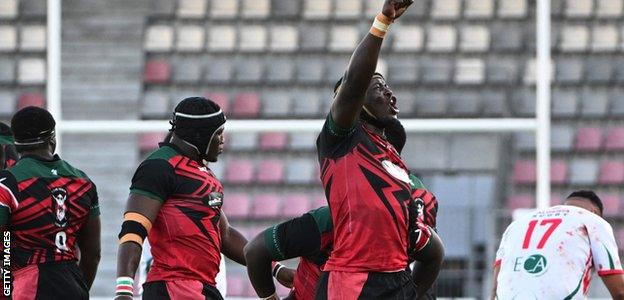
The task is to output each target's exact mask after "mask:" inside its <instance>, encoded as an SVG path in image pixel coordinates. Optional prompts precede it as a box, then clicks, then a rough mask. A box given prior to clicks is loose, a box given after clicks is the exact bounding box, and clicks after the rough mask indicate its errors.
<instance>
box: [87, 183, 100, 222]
mask: <svg viewBox="0 0 624 300" xmlns="http://www.w3.org/2000/svg"><path fill="white" fill-rule="evenodd" d="M91 184H92V186H91V190H90V191H89V194H90V196H91V197H90V198H91V206H90V207H89V215H90V216H99V215H100V199H99V196H98V192H97V187H96V186H95V183H93V182H91Z"/></svg>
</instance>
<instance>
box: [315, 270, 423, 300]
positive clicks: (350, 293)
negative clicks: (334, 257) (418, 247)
mask: <svg viewBox="0 0 624 300" xmlns="http://www.w3.org/2000/svg"><path fill="white" fill-rule="evenodd" d="M417 295H418V293H417V291H416V285H415V284H414V282H413V281H412V278H411V276H410V275H409V273H408V272H405V271H401V272H395V273H378V272H370V273H353V272H340V271H331V272H323V273H321V277H320V278H319V283H318V286H317V289H316V299H317V300H325V299H329V300H355V299H375V300H377V299H394V300H407V299H409V300H412V299H416V297H417Z"/></svg>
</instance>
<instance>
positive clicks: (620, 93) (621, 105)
mask: <svg viewBox="0 0 624 300" xmlns="http://www.w3.org/2000/svg"><path fill="white" fill-rule="evenodd" d="M609 102H610V105H609V112H610V113H611V115H612V116H616V117H622V116H624V90H621V89H615V90H612V91H611V93H609Z"/></svg>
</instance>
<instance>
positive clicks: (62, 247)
mask: <svg viewBox="0 0 624 300" xmlns="http://www.w3.org/2000/svg"><path fill="white" fill-rule="evenodd" d="M54 243H55V244H56V248H57V251H58V252H60V251H67V250H68V249H67V235H66V234H65V231H59V232H58V233H57V234H56V238H55V240H54Z"/></svg>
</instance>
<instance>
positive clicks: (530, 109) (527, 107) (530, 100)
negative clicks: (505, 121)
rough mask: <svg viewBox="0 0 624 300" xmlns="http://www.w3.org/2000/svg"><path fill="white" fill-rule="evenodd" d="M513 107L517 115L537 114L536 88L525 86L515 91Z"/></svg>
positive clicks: (512, 97) (512, 101)
mask: <svg viewBox="0 0 624 300" xmlns="http://www.w3.org/2000/svg"><path fill="white" fill-rule="evenodd" d="M511 109H512V111H513V114H514V115H516V116H535V90H534V89H529V88H523V89H519V90H515V91H513V92H512V94H511Z"/></svg>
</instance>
